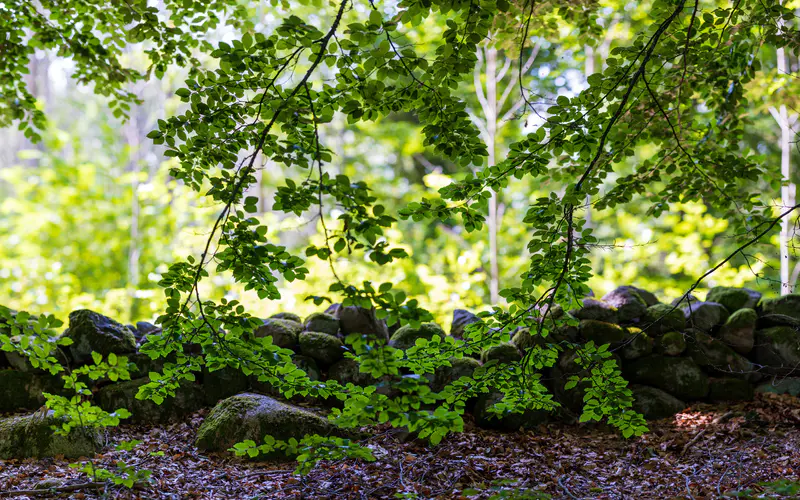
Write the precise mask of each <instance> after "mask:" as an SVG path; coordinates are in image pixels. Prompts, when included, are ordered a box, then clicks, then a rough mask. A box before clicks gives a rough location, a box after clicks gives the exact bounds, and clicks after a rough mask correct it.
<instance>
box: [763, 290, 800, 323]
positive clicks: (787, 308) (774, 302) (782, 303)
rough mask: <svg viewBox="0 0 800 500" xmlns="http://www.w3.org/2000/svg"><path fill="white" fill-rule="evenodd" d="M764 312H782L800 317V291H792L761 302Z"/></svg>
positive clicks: (795, 317) (793, 316)
mask: <svg viewBox="0 0 800 500" xmlns="http://www.w3.org/2000/svg"><path fill="white" fill-rule="evenodd" d="M761 306H762V310H763V312H764V314H782V315H784V316H790V317H792V318H794V319H800V293H790V294H788V295H783V296H782V297H776V298H773V299H766V300H764V301H763V302H762V303H761Z"/></svg>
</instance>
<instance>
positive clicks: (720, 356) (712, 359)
mask: <svg viewBox="0 0 800 500" xmlns="http://www.w3.org/2000/svg"><path fill="white" fill-rule="evenodd" d="M686 349H687V352H688V353H689V356H691V358H692V359H693V360H694V362H695V363H697V364H698V365H699V366H702V367H703V368H705V369H706V370H708V371H711V372H714V373H722V374H725V375H729V376H736V377H740V378H747V379H754V378H757V377H758V375H757V372H756V370H755V367H754V366H753V363H751V362H750V360H748V359H747V358H745V357H744V356H742V355H741V354H739V353H737V352H736V351H734V350H733V349H731V348H730V347H728V346H727V345H725V343H723V342H722V341H720V340H719V339H715V338H713V337H711V336H710V335H706V334H705V333H697V334H695V336H694V338H693V339H691V341H690V342H689V343H688V345H687V347H686Z"/></svg>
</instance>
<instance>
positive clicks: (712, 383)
mask: <svg viewBox="0 0 800 500" xmlns="http://www.w3.org/2000/svg"><path fill="white" fill-rule="evenodd" d="M753 396H754V392H753V386H752V385H751V384H750V383H748V382H747V381H746V380H742V379H740V378H727V377H726V378H713V377H712V378H710V379H709V390H708V399H710V400H711V401H751V400H752V399H753Z"/></svg>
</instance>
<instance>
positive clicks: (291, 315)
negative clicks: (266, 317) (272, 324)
mask: <svg viewBox="0 0 800 500" xmlns="http://www.w3.org/2000/svg"><path fill="white" fill-rule="evenodd" d="M270 319H288V320H289V321H294V322H295V323H302V322H303V318H301V317H300V316H298V315H297V314H295V313H290V312H279V313H276V314H273V315H272V316H270Z"/></svg>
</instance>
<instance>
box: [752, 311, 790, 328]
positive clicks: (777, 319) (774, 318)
mask: <svg viewBox="0 0 800 500" xmlns="http://www.w3.org/2000/svg"><path fill="white" fill-rule="evenodd" d="M775 326H791V327H792V328H794V329H795V330H798V331H800V319H795V318H793V317H791V316H786V315H785V314H761V315H759V316H758V321H757V322H756V330H766V329H767V328H772V327H775Z"/></svg>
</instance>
